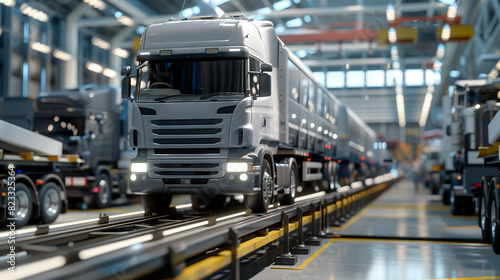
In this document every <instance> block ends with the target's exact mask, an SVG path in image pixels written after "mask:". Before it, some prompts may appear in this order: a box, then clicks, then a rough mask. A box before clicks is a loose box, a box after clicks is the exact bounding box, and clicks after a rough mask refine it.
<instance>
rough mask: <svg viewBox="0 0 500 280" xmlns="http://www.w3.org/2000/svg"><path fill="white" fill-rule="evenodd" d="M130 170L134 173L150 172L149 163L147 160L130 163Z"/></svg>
mask: <svg viewBox="0 0 500 280" xmlns="http://www.w3.org/2000/svg"><path fill="white" fill-rule="evenodd" d="M130 171H131V172H132V173H141V172H142V173H144V172H148V164H147V163H145V162H132V164H131V165H130Z"/></svg>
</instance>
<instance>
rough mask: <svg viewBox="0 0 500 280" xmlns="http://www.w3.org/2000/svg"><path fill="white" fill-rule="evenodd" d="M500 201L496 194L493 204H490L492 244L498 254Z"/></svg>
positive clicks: (499, 252)
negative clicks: (499, 206)
mask: <svg viewBox="0 0 500 280" xmlns="http://www.w3.org/2000/svg"><path fill="white" fill-rule="evenodd" d="M497 206H498V203H497V200H496V198H495V195H494V194H493V195H492V199H491V206H490V209H491V210H490V221H491V223H490V226H491V227H490V228H491V246H492V247H493V251H494V252H495V253H496V254H500V226H499V221H498V219H499V215H498V210H499V209H498V208H497Z"/></svg>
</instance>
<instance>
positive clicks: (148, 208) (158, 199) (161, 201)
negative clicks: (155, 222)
mask: <svg viewBox="0 0 500 280" xmlns="http://www.w3.org/2000/svg"><path fill="white" fill-rule="evenodd" d="M171 202H172V195H166V194H161V193H160V194H146V195H141V204H142V208H143V209H144V216H145V217H147V216H151V215H153V214H158V215H162V214H166V213H168V211H169V209H170V203H171Z"/></svg>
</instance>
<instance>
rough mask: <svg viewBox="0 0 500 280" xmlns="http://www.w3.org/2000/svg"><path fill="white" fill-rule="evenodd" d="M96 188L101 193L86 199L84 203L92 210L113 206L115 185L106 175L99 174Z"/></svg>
mask: <svg viewBox="0 0 500 280" xmlns="http://www.w3.org/2000/svg"><path fill="white" fill-rule="evenodd" d="M95 186H96V187H99V192H98V193H95V194H92V195H90V196H86V197H84V201H85V203H86V204H88V205H89V206H90V207H92V208H98V209H101V208H106V207H109V206H110V205H111V195H112V191H113V190H112V188H113V185H112V184H111V180H110V179H109V176H108V175H107V174H106V173H99V175H97V177H96V180H95Z"/></svg>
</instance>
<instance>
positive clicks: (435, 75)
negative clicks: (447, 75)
mask: <svg viewBox="0 0 500 280" xmlns="http://www.w3.org/2000/svg"><path fill="white" fill-rule="evenodd" d="M439 84H441V72H434V71H433V70H431V69H426V70H425V85H426V86H434V85H436V86H437V85H439Z"/></svg>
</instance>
